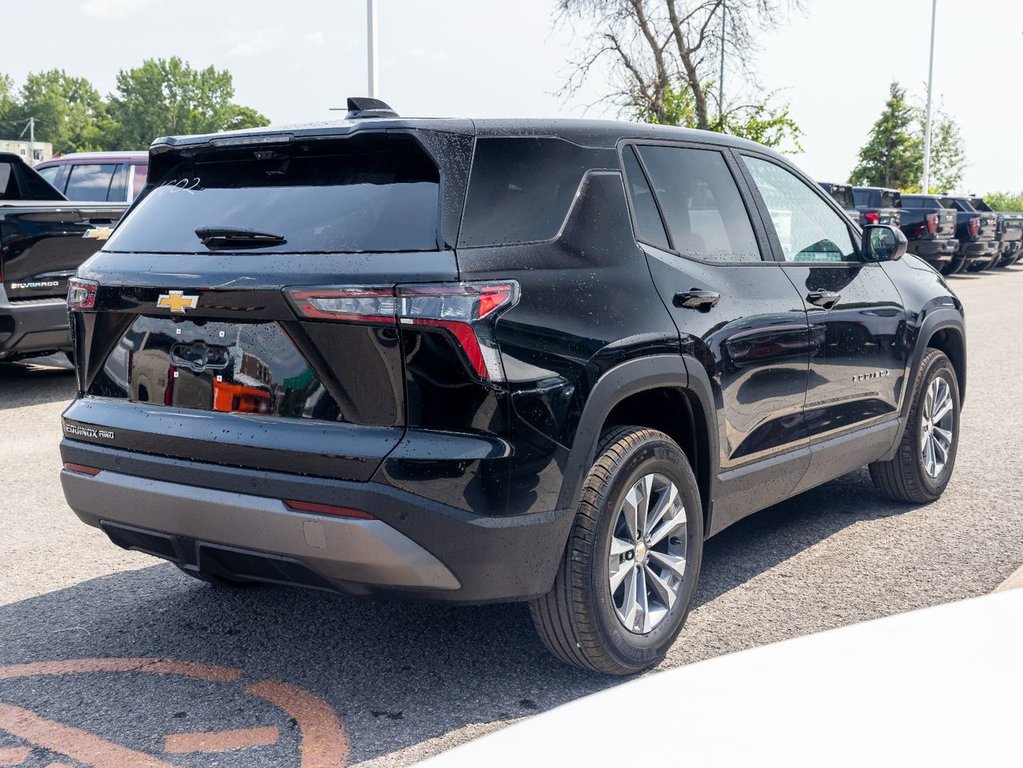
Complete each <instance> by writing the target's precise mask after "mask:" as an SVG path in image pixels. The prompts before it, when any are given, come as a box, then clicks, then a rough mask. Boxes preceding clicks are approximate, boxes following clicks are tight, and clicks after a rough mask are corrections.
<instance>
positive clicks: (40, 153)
mask: <svg viewBox="0 0 1023 768" xmlns="http://www.w3.org/2000/svg"><path fill="white" fill-rule="evenodd" d="M0 152H14V153H15V154H17V155H20V156H21V157H22V158H24V160H25V162H26V163H28V164H29V165H35V164H36V163H41V162H42V161H43V160H49V159H50V158H51V157H53V145H52V144H50V143H49V142H47V141H37V142H35V143H34V144H30V143H29V142H27V141H19V140H17V139H0ZM30 153H31V154H30Z"/></svg>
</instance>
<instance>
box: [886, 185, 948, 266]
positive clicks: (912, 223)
mask: <svg viewBox="0 0 1023 768" xmlns="http://www.w3.org/2000/svg"><path fill="white" fill-rule="evenodd" d="M900 202H901V205H902V209H901V214H902V215H901V221H902V224H901V226H902V233H903V234H904V235H905V236H906V239H907V240H908V241H909V249H908V250H909V252H910V253H915V254H916V255H917V256H919V257H920V258H921V259H924V260H925V261H927V263H929V264H930V265H931V266H932V267H934V268H935V269H937V270H940V271H943V272H944V271H947V270H948V269H949V268H950V266H951V264H952V259H953V257H954V256H955V255H956V252H957V251H958V250H959V241H958V240H957V239H956V236H955V234H956V212H955V211H953V210H950V209H948V208H946V207H945V206H943V205H942V204H941V200H940V198H938V197H937V196H936V195H902V196H901V200H900Z"/></svg>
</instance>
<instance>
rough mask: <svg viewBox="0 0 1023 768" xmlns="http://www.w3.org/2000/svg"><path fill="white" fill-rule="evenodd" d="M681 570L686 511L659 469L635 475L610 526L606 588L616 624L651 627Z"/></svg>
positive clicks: (667, 606) (641, 629)
mask: <svg viewBox="0 0 1023 768" xmlns="http://www.w3.org/2000/svg"><path fill="white" fill-rule="evenodd" d="M685 572H686V510H685V506H684V505H683V503H682V497H681V496H680V495H679V491H678V488H677V487H676V486H675V484H674V483H673V482H672V481H671V480H669V479H668V478H667V477H665V476H664V475H662V474H658V473H652V474H648V475H644V476H643V477H641V478H640V479H639V480H637V481H636V482H635V483H634V484H633V486H632V487H631V488H630V489H629V491H628V493H626V494H625V499H624V500H623V501H622V504H621V506H620V507H619V508H618V512H617V514H616V517H615V521H614V524H613V525H612V526H611V542H610V548H609V552H608V588H609V589H610V591H611V600H612V602H613V603H614V607H615V613H616V614H617V616H618V620H619V621H621V623H622V625H623V626H624V627H625V628H626V629H627V630H629V631H630V632H633V633H635V634H646V633H648V632H651V631H653V630H654V629H655V628H656V627H657V626H658V625H659V624H660V623H661V622H662V621H663V620H664V618H665V616H667V615H668V612H669V611H670V610H671V608H672V606H673V605H674V604H675V601H676V600H677V599H678V595H679V590H680V589H681V588H682V583H683V580H684V576H685Z"/></svg>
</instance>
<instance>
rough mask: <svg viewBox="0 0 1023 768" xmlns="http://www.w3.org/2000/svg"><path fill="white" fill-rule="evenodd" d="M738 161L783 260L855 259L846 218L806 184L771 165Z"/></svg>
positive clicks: (750, 159)
mask: <svg viewBox="0 0 1023 768" xmlns="http://www.w3.org/2000/svg"><path fill="white" fill-rule="evenodd" d="M742 159H743V162H744V163H745V164H746V167H747V168H748V169H749V172H750V175H751V176H752V177H753V182H754V184H756V187H757V190H758V191H759V192H760V196H761V197H762V198H763V200H764V204H765V205H766V207H767V212H768V214H770V217H771V223H772V224H773V225H774V230H775V232H776V233H777V235H778V241H779V243H780V244H781V252H782V255H783V256H784V257H785V261H825V262H835V261H858V260H859V252H858V250H857V248H856V244H855V243H854V241H853V238H852V233H851V232H850V230H849V226H848V220H847V219H846V217H845V216H842V215H840V214H839V213H838V212H836V211H835V210H834V209H833V208H832V207H831V206H830V205H828V204H827V203H826V202H824V199H823V198H822V197H821V196H820V195H819V194H818V193H817V192H815V191H814V190H813V189H812V188H811V187H810V186H809V185H808V184H806V183H805V182H804V181H803V180H802V179H800V178H799V177H798V176H796V175H795V174H794V173H792V172H791V171H788V170H786V169H785V168H782V167H781V166H780V165H776V164H775V163H772V162H769V161H767V160H761V159H760V158H758V157H749V156H743V158H742Z"/></svg>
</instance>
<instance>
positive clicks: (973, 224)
mask: <svg viewBox="0 0 1023 768" xmlns="http://www.w3.org/2000/svg"><path fill="white" fill-rule="evenodd" d="M967 226H968V227H969V230H970V237H971V238H973V239H974V240H976V239H977V236H978V235H979V234H980V216H974V217H973V218H971V219H970V221H969V223H968V224H967Z"/></svg>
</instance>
